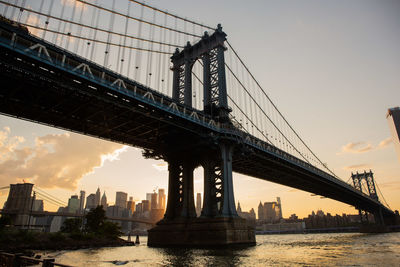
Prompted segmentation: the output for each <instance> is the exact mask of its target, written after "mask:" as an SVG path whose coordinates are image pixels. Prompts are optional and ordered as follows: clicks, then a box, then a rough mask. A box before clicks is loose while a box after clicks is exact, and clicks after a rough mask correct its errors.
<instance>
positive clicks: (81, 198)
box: [79, 190, 85, 213]
mask: <svg viewBox="0 0 400 267" xmlns="http://www.w3.org/2000/svg"><path fill="white" fill-rule="evenodd" d="M84 206H85V191H83V190H81V192H80V195H79V213H83V207H84Z"/></svg>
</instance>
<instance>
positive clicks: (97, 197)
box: [94, 187, 101, 207]
mask: <svg viewBox="0 0 400 267" xmlns="http://www.w3.org/2000/svg"><path fill="white" fill-rule="evenodd" d="M100 196H101V193H100V188H98V187H97V191H96V198H95V202H94V204H95V205H96V207H97V206H99V205H100Z"/></svg>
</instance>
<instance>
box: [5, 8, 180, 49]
mask: <svg viewBox="0 0 400 267" xmlns="http://www.w3.org/2000/svg"><path fill="white" fill-rule="evenodd" d="M0 3H1V4H5V5H8V6H11V7H15V8H20V9H21V8H22V9H23V10H26V11H28V12H31V13H34V14H36V15H43V16H46V17H48V18H51V19H54V20H56V21H62V22H65V23H70V24H74V25H77V26H80V27H85V28H88V29H92V30H95V31H100V32H104V33H107V34H114V35H117V36H122V37H127V38H131V39H135V40H139V41H143V42H149V43H155V44H159V45H165V46H170V47H173V48H175V47H178V48H183V46H182V45H177V44H170V43H165V42H159V41H154V40H149V39H145V38H140V37H135V36H132V35H125V34H122V33H118V32H111V31H109V30H105V29H102V28H98V27H93V26H90V25H86V24H82V23H78V22H75V21H70V20H67V19H64V18H60V17H56V16H52V15H50V14H45V13H42V12H39V11H36V10H33V9H30V8H24V7H21V6H19V5H14V4H11V3H7V2H5V1H2V0H0ZM21 24H22V25H24V24H23V23H21ZM29 27H32V28H37V27H38V26H35V25H29ZM39 29H43V30H44V28H39ZM46 30H47V31H50V30H48V29H46ZM56 33H57V32H56ZM58 33H59V34H62V33H61V32H58Z"/></svg>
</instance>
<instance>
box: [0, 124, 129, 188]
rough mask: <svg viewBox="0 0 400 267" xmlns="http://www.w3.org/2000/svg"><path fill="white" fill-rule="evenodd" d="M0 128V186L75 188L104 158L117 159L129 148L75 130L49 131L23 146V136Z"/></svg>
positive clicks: (99, 165) (101, 163)
mask: <svg viewBox="0 0 400 267" xmlns="http://www.w3.org/2000/svg"><path fill="white" fill-rule="evenodd" d="M10 133H11V131H10V129H9V128H3V130H1V131H0V153H1V154H0V181H1V184H0V186H6V185H8V184H10V183H15V182H21V181H22V180H25V181H26V182H28V181H29V182H32V183H35V184H36V185H38V186H39V187H42V188H54V187H58V188H64V189H69V190H75V189H76V188H77V184H78V182H79V180H80V179H81V178H82V177H83V176H85V175H86V174H88V173H91V172H93V171H94V168H96V167H101V166H102V165H103V163H104V161H105V160H116V159H118V155H119V154H120V153H122V152H124V151H125V150H126V147H124V146H122V145H120V144H115V143H111V142H107V141H103V140H100V139H95V138H92V137H87V136H82V135H78V134H74V133H64V134H49V135H45V136H41V137H38V138H36V140H35V144H34V145H33V146H31V147H22V148H21V146H22V143H23V142H24V139H23V137H18V136H13V137H12V136H10Z"/></svg>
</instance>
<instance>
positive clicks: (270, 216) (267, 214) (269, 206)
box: [264, 202, 276, 222]
mask: <svg viewBox="0 0 400 267" xmlns="http://www.w3.org/2000/svg"><path fill="white" fill-rule="evenodd" d="M264 220H266V221H268V222H274V221H275V220H276V202H264Z"/></svg>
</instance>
